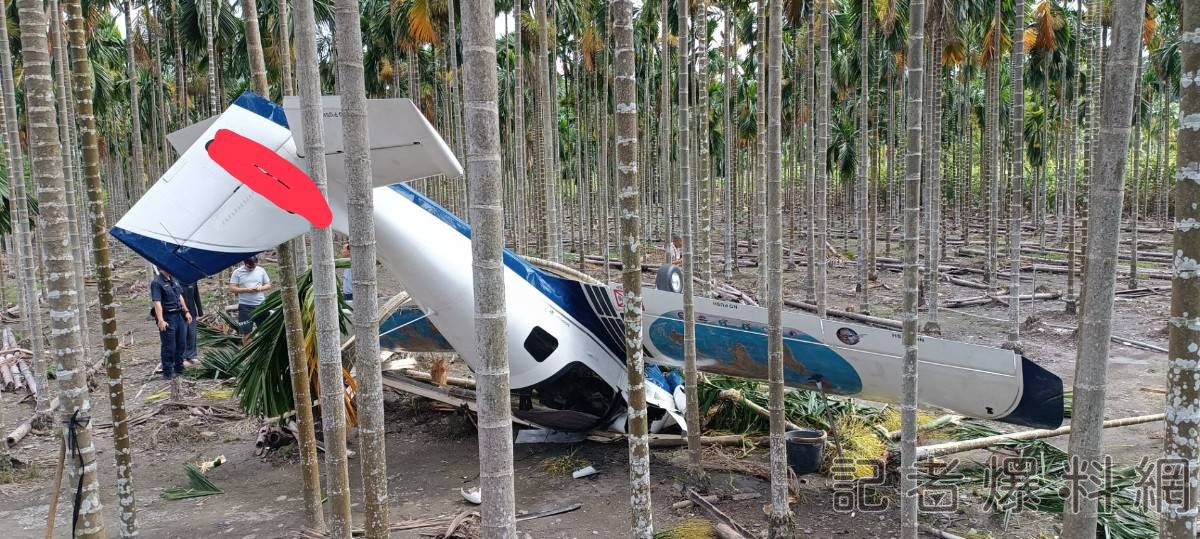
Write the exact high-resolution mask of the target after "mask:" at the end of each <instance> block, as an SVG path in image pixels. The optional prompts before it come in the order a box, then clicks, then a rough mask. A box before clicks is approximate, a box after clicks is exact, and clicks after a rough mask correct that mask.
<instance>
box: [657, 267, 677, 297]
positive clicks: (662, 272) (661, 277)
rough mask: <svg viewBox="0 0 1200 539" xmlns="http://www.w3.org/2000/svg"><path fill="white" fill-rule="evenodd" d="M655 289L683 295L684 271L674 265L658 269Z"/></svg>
mask: <svg viewBox="0 0 1200 539" xmlns="http://www.w3.org/2000/svg"><path fill="white" fill-rule="evenodd" d="M654 287H655V288H657V289H659V290H665V291H667V292H674V293H676V294H682V293H683V271H682V270H680V269H679V266H676V265H674V264H663V265H661V266H659V267H658V275H657V276H655V278H654Z"/></svg>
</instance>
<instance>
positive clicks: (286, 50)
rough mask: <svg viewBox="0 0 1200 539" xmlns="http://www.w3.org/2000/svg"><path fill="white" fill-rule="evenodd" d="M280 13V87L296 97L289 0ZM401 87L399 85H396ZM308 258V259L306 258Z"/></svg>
mask: <svg viewBox="0 0 1200 539" xmlns="http://www.w3.org/2000/svg"><path fill="white" fill-rule="evenodd" d="M277 10H278V13H277V14H276V17H278V18H279V37H278V39H279V41H278V45H276V49H277V51H278V53H279V85H280V88H281V89H282V90H283V95H284V96H289V95H296V93H295V92H296V91H295V89H294V88H293V84H292V35H291V34H292V31H291V28H290V26H289V20H288V17H289V15H288V0H279V7H278V8H277ZM392 71H394V72H395V73H396V76H397V77H399V76H400V66H399V65H393V66H392ZM394 85H395V86H397V87H399V84H394ZM305 258H308V257H305Z"/></svg>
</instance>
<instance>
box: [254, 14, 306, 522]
mask: <svg viewBox="0 0 1200 539" xmlns="http://www.w3.org/2000/svg"><path fill="white" fill-rule="evenodd" d="M283 7H286V0H285V1H284V6H283ZM257 10H258V6H256V5H255V0H242V14H243V17H244V18H245V28H246V53H247V56H249V58H250V71H251V74H252V75H253V83H254V91H255V92H256V93H258V94H259V95H262V96H270V91H271V90H270V87H269V86H268V83H267V65H266V59H265V58H264V55H263V48H262V41H261V38H260V33H259V27H258V13H257ZM284 62H286V58H285V59H284ZM282 80H283V84H284V86H290V83H289V81H288V79H287V78H286V77H284V78H283V79H282ZM283 93H284V95H288V94H289V93H290V88H286V89H284V92H283ZM303 241H304V240H303V236H301V237H300V238H297V239H295V240H290V241H287V242H284V243H281V244H279V246H278V247H277V248H276V254H277V255H278V257H279V280H280V281H281V283H282V286H281V287H280V294H281V297H282V298H283V319H284V325H285V326H286V327H287V331H286V333H285V338H286V340H287V352H288V367H289V371H290V374H291V376H290V379H291V384H292V401H293V402H294V403H295V406H296V419H297V421H296V423H297V425H298V428H299V430H300V432H299V440H298V442H299V443H298V445H299V449H300V469H301V478H302V480H303V488H304V516H305V518H306V520H307V522H306V524H307V525H308V527H309V528H313V529H322V528H324V527H325V519H324V516H323V515H322V514H321V470H320V468H319V467H318V466H317V444H316V437H315V432H314V426H313V413H312V396H311V394H310V393H309V387H310V382H309V378H308V353H307V350H306V347H305V343H304V333H303V332H304V321H303V319H302V317H301V314H300V298H299V296H298V292H297V286H296V273H297V264H296V257H295V256H294V254H293V245H295V244H303Z"/></svg>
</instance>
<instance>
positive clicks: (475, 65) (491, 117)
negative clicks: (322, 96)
mask: <svg viewBox="0 0 1200 539" xmlns="http://www.w3.org/2000/svg"><path fill="white" fill-rule="evenodd" d="M469 5H470V6H471V7H470V9H465V10H463V60H464V64H463V81H464V83H465V86H464V95H463V98H464V100H463V105H464V108H465V109H466V112H467V114H466V132H467V133H468V134H469V135H468V137H467V152H466V156H467V180H468V183H469V185H470V189H471V193H470V197H469V199H470V201H471V216H472V218H471V224H472V230H473V231H474V234H472V236H471V260H472V262H471V267H472V270H473V274H474V276H473V280H474V283H475V285H474V290H475V346H476V352H477V353H478V354H479V358H480V360H481V362H482V363H481V365H482V366H481V368H480V369H479V370H478V371H477V375H478V377H479V383H478V387H479V393H478V395H477V397H476V400H477V402H478V406H479V477H480V486H481V490H482V493H483V503H484V505H483V511H482V512H481V514H482V515H483V536H484V537H486V538H496V539H502V538H503V539H507V538H509V537H514V536H515V535H516V515H515V509H514V503H515V501H514V500H515V495H514V487H513V461H512V417H511V411H510V409H511V405H510V402H509V399H510V393H509V378H508V344H507V339H506V338H505V331H506V330H505V327H506V325H507V324H506V319H505V315H504V312H505V300H504V263H503V260H502V258H503V254H504V253H503V250H504V208H503V205H502V201H501V198H502V194H503V191H502V184H501V173H502V170H503V168H502V166H501V163H500V123H499V122H500V119H499V118H500V113H499V109H498V108H497V104H496V96H497V91H498V90H497V82H496V38H495V21H496V16H495V11H494V7H493V4H492V3H491V2H476V3H472V4H469ZM376 342H378V341H377V339H376ZM384 526H385V529H386V526H387V522H386V521H385V522H384ZM385 535H386V533H385Z"/></svg>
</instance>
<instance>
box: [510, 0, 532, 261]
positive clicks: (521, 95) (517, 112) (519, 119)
mask: <svg viewBox="0 0 1200 539" xmlns="http://www.w3.org/2000/svg"><path fill="white" fill-rule="evenodd" d="M523 4H524V1H523V0H513V20H514V21H515V22H516V24H515V25H514V27H513V58H514V60H513V65H514V75H513V118H514V120H513V128H514V132H515V136H514V137H513V139H514V140H513V142H514V149H513V153H514V154H516V158H515V159H514V160H513V171H514V172H516V183H517V208H516V211H517V215H516V217H517V219H516V227H517V233H516V234H515V236H516V238H517V252H518V253H522V254H524V253H527V252H528V251H529V240H528V237H527V236H526V233H527V232H528V231H529V222H528V219H529V212H528V211H527V209H526V204H527V197H528V194H529V187H528V184H529V179H528V178H527V172H528V170H529V167H528V161H527V159H528V157H529V153H528V151H527V150H526V149H525V143H526V140H527V138H528V137H527V135H526V134H525V59H524V50H525V45H524V42H523V41H522V40H521V26H522V19H523V17H522V16H523V14H524V6H523Z"/></svg>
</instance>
